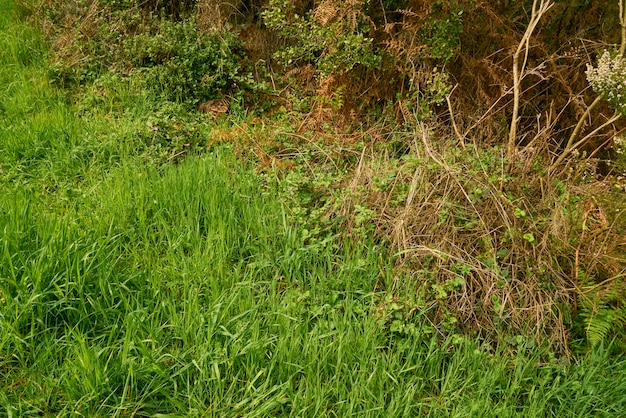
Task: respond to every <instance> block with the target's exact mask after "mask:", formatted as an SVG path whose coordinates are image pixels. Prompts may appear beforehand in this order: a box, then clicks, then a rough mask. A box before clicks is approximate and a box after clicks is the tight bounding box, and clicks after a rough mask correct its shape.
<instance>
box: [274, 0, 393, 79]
mask: <svg viewBox="0 0 626 418" xmlns="http://www.w3.org/2000/svg"><path fill="white" fill-rule="evenodd" d="M364 3H366V2H363V1H358V0H357V1H349V2H337V1H327V2H323V3H322V4H320V5H319V6H318V7H316V8H315V9H314V10H312V11H309V12H307V13H306V14H305V15H304V16H300V15H299V14H298V13H296V11H295V5H294V2H293V1H289V0H270V2H269V5H268V7H267V9H266V11H265V12H264V13H263V18H264V22H265V24H266V25H267V26H268V27H269V28H271V29H274V30H276V31H278V33H279V34H280V35H281V36H282V37H284V38H285V40H287V42H288V45H287V46H286V47H284V48H282V49H281V50H279V51H278V52H277V53H276V55H275V56H276V58H278V59H279V60H280V61H281V62H282V63H283V64H286V65H290V64H301V63H315V64H316V66H317V69H318V71H319V72H320V74H321V75H323V76H324V75H330V74H336V73H338V72H346V71H349V70H352V69H353V68H355V67H356V66H359V65H362V66H365V67H368V68H375V67H378V66H379V65H380V63H381V60H382V59H381V55H380V54H379V53H378V52H377V51H376V50H375V48H374V47H373V39H372V38H371V37H369V36H368V34H369V33H370V32H371V30H372V28H371V27H370V25H369V23H368V21H367V16H366V15H365V14H364V12H363V9H364Z"/></svg>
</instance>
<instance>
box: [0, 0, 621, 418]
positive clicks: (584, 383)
mask: <svg viewBox="0 0 626 418" xmlns="http://www.w3.org/2000/svg"><path fill="white" fill-rule="evenodd" d="M400 3H402V2H382V4H385V5H386V7H389V8H392V9H393V14H389V16H388V17H389V19H390V20H391V19H395V20H394V21H395V23H396V24H398V23H399V21H400V20H401V16H403V13H405V14H407V12H406V11H401V10H400V8H401V6H402V5H401V4H400ZM38 4H39V3H38ZM42 4H43V6H42V5H41V4H39V5H40V6H41V8H39V9H38V8H35V7H27V6H26V5H22V7H20V8H17V7H14V5H13V3H12V2H10V1H8V0H2V1H0V11H2V12H3V13H0V28H1V30H2V32H1V35H0V46H1V48H0V60H1V63H2V66H1V67H0V80H1V81H2V88H3V91H5V92H6V94H5V95H3V96H2V97H1V98H0V100H1V101H0V113H1V114H2V119H0V151H2V152H1V153H0V179H1V184H0V194H1V199H0V321H1V322H0V323H1V324H2V325H1V327H0V389H1V390H0V405H2V408H3V409H4V412H5V413H6V414H7V415H8V416H69V415H79V416H80V415H82V416H159V414H161V415H169V416H279V415H280V416H282V415H284V416H316V417H317V416H349V415H358V416H407V417H409V416H417V415H424V416H433V417H438V416H494V417H501V416H590V415H601V416H616V415H619V414H620V412H619V411H623V410H625V409H626V405H625V404H624V403H625V400H624V396H623V394H624V393H625V392H626V381H625V380H624V375H625V372H626V370H625V369H626V363H624V361H623V360H622V359H621V354H623V351H624V340H623V325H624V323H625V322H626V315H624V312H625V309H624V306H623V300H624V292H626V289H625V288H624V284H623V278H624V271H625V266H624V238H623V237H624V236H625V235H624V233H625V231H626V222H625V221H624V219H622V216H623V215H622V212H623V209H624V197H623V193H622V190H621V189H620V187H623V182H622V180H620V178H619V177H620V176H623V173H622V172H621V171H620V167H622V165H623V164H624V162H623V160H620V156H619V155H615V156H614V158H613V159H612V160H611V166H610V167H611V169H612V170H613V172H611V173H610V174H609V177H598V173H599V170H598V166H599V165H602V164H606V160H603V159H599V158H596V157H594V158H586V157H585V156H583V155H582V154H579V155H578V157H574V158H571V159H570V160H569V161H568V162H567V163H566V164H564V165H563V166H562V167H559V168H560V169H559V170H551V169H550V168H551V162H552V157H553V155H552V151H553V148H552V146H551V145H550V144H549V143H547V142H546V141H541V138H539V137H535V139H533V140H528V142H526V143H525V144H524V146H523V147H520V152H519V154H518V155H516V156H515V159H512V160H511V159H509V158H508V156H507V155H506V153H505V152H504V151H503V149H502V148H501V147H497V146H495V147H494V146H489V145H488V144H485V143H481V142H479V141H474V140H471V139H470V138H469V137H463V135H457V133H458V132H454V131H455V130H457V131H458V129H457V128H458V127H456V128H455V129H452V128H453V127H451V126H449V125H447V124H445V123H442V122H441V120H439V119H438V113H439V110H438V109H440V107H441V106H445V104H449V102H448V101H449V98H450V94H451V92H452V87H451V86H450V85H448V81H447V80H449V78H448V74H447V73H445V72H442V73H440V75H439V76H436V75H433V74H434V73H429V74H430V75H428V76H426V75H424V74H421V73H420V70H419V68H416V67H415V68H413V70H415V71H416V72H415V73H410V74H412V75H413V76H415V77H416V78H415V80H418V77H425V78H423V79H420V80H429V81H428V82H425V83H424V84H421V87H419V88H418V87H417V85H416V86H415V87H414V89H413V87H412V90H410V91H407V92H405V93H406V94H405V93H403V94H401V95H399V96H398V102H397V103H395V104H388V105H385V106H383V107H382V109H380V111H379V113H378V114H370V115H369V116H368V118H366V119H363V123H362V124H361V125H359V124H358V123H356V122H355V118H354V117H353V116H354V115H352V116H351V114H350V113H351V112H352V111H354V112H356V111H357V110H358V109H357V108H356V107H354V106H353V103H352V104H351V102H352V99H353V97H352V96H351V94H352V90H351V87H350V85H349V84H343V83H344V81H345V80H346V78H342V77H348V76H349V75H350V73H352V72H356V73H360V74H364V75H367V74H369V76H372V74H371V73H368V71H369V70H371V69H367V71H366V70H364V69H363V68H362V67H361V64H363V63H360V64H358V63H357V64H358V65H355V67H354V68H352V67H350V66H349V65H347V66H346V65H344V64H346V63H345V62H341V61H340V62H339V64H338V65H340V66H343V70H345V71H344V73H343V74H342V75H341V77H335V78H333V77H332V76H331V77H326V78H324V77H320V78H316V77H319V76H320V74H318V73H317V71H318V70H319V69H311V70H310V71H311V72H312V75H311V77H312V80H313V81H311V83H313V84H314V85H316V87H313V90H314V91H312V90H311V89H308V90H306V91H304V92H302V94H299V93H298V91H297V89H298V88H299V87H300V86H303V85H305V84H306V83H304V81H303V80H302V79H300V80H297V81H296V82H293V81H289V80H290V78H289V77H288V76H285V78H284V79H281V80H278V79H272V80H270V81H271V82H273V83H274V85H273V87H272V89H269V88H268V86H267V84H264V81H263V80H257V79H254V78H251V76H249V75H248V74H249V73H248V71H249V70H250V68H249V67H246V65H248V64H249V63H246V56H245V53H246V51H247V50H246V48H247V47H246V46H245V45H243V46H242V47H241V49H238V48H239V47H236V45H238V43H239V39H237V38H236V37H234V36H232V34H226V33H221V32H220V30H222V29H219V30H217V29H215V30H216V31H215V32H206V33H202V32H203V31H200V30H198V28H197V27H195V26H194V25H197V22H198V21H199V20H202V19H201V18H202V16H200V15H199V13H198V14H196V16H195V17H194V18H192V17H191V16H189V15H186V14H185V13H183V12H184V11H185V10H187V11H188V10H191V8H192V3H191V2H174V3H172V4H171V5H170V6H167V5H164V4H162V3H161V2H147V3H146V4H145V8H138V7H134V3H133V4H131V3H130V2H126V1H119V2H118V1H106V2H105V1H103V2H82V1H79V2H72V3H66V2H62V3H60V4H59V5H52V4H51V3H49V2H44V3H42ZM326 4H327V7H328V8H329V9H328V10H330V11H331V12H333V13H330V12H329V14H328V15H324V16H326V17H328V18H329V19H330V20H329V21H335V22H336V21H337V20H340V24H339V25H337V26H336V27H343V26H342V25H347V24H349V23H350V19H352V18H351V17H350V16H352V17H353V18H354V19H356V20H353V21H354V22H356V23H357V24H356V26H355V27H354V30H355V31H357V32H355V33H357V34H358V33H361V34H365V33H366V29H365V28H364V25H366V24H372V22H370V21H367V19H365V16H367V13H370V15H372V16H375V17H376V16H378V18H379V19H381V18H382V15H376V14H375V13H378V12H375V11H372V10H369V11H368V10H365V11H364V10H362V9H359V8H358V7H357V6H359V5H362V2H352V3H350V4H352V6H353V8H352V9H349V10H348V9H337V8H331V6H333V5H335V6H336V4H334V2H326ZM200 6H201V5H200V4H198V7H200ZM204 6H206V4H205V5H204ZM168 7H169V8H168ZM254 9H255V10H258V9H256V8H254ZM331 9H332V10H331ZM168 10H170V11H171V13H172V16H169V17H168V16H167V11H168ZM198 10H200V9H198ZM342 10H343V12H341V11H342ZM346 10H347V11H346ZM5 11H6V13H4V12H5ZM339 12H341V13H343V14H341V13H339ZM344 12H345V13H344ZM348 12H349V13H348ZM379 12H380V11H379ZM460 12H461V10H457V9H455V8H453V7H451V6H450V5H449V4H448V2H442V8H440V9H436V8H435V9H431V10H429V11H428V13H427V11H422V14H420V15H419V16H434V19H435V21H434V23H433V22H431V23H430V24H429V26H428V25H427V26H425V27H422V26H420V28H419V30H421V31H422V32H420V33H421V36H424V37H426V38H428V39H429V40H430V41H429V42H430V44H429V49H427V50H426V51H429V52H424V54H430V55H435V54H439V53H438V52H436V51H437V49H436V48H437V47H439V48H440V53H441V57H440V59H446V60H449V59H452V57H453V55H454V54H453V52H451V51H452V50H451V49H450V48H451V46H452V45H454V44H455V42H457V41H458V35H459V34H460V32H458V31H459V25H460V24H461V21H462V19H461V16H462V13H460ZM38 13H39V14H38ZM319 13H321V12H319ZM319 13H318V14H317V15H315V14H308V15H305V18H306V19H308V20H309V21H308V22H307V23H306V25H322V26H323V19H322V17H324V16H322V15H320V14H319ZM350 13H352V14H350ZM449 13H455V14H456V16H457V18H455V19H456V20H455V19H453V20H452V21H450V22H448V23H449V24H450V25H452V26H453V29H454V30H453V33H451V34H448V35H454V36H446V30H445V29H444V26H445V25H444V22H445V17H446V16H447V15H448V14H449ZM29 16H30V17H29ZM42 16H43V17H42ZM121 17H132V19H127V20H125V19H122V18H121ZM409 17H410V19H408V20H407V21H405V23H404V24H405V25H408V26H410V25H416V24H417V23H416V19H417V17H418V16H413V15H410V16H409ZM28 19H30V20H28ZM193 19H197V20H196V23H195V24H194V23H193V22H194V20H193ZM312 19H317V20H315V21H313V20H312ZM333 19H334V20H333ZM342 19H344V20H342ZM27 22H28V23H27ZM33 22H39V23H42V22H48V24H50V25H52V26H44V29H46V31H45V35H46V36H45V37H42V36H41V34H40V33H39V32H38V31H37V30H35V29H34V28H33V26H32V25H33ZM59 22H63V25H60V24H59ZM367 22H369V23H367ZM437 22H438V23H437ZM374 23H375V22H374ZM111 24H112V25H111ZM107 25H110V26H107ZM63 26H65V29H62V27H63ZM106 27H109V28H113V29H112V30H111V31H110V33H107V32H106V31H105V30H104V29H103V28H106ZM306 27H308V26H306ZM240 29H241V28H240ZM286 29H290V28H286ZM291 29H293V28H291ZM331 29H332V28H331ZM116 30H119V32H117V33H123V34H124V35H126V36H125V37H122V38H116V37H115V33H116ZM316 30H318V33H313V35H319V32H322V34H323V35H324V36H326V38H325V40H326V41H328V40H329V39H330V40H332V39H333V35H332V32H324V30H323V28H319V27H317V26H316ZM389 30H390V29H389ZM163 34H168V35H167V37H168V39H164V38H163ZM292 34H293V33H292ZM455 34H456V35H455ZM152 35H154V36H152ZM64 36H68V37H67V38H64ZM159 36H161V37H159ZM187 36H188V38H186V37H187ZM363 36H365V35H363ZM169 37H173V38H176V39H175V40H176V41H177V42H178V41H180V42H179V43H177V42H173V43H172V44H171V47H172V48H174V49H175V51H172V50H170V49H168V48H169V47H168V46H167V45H166V44H167V43H168V42H167V41H168V40H169ZM122 39H125V41H124V45H125V46H124V45H121V44H120V40H122ZM194 39H195V42H191V41H193V40H194ZM350 39H352V40H354V39H356V38H350ZM372 39H373V38H372ZM50 40H51V42H52V45H49V44H48V43H47V42H49V41H50ZM335 40H337V39H335ZM404 40H405V41H407V42H408V41H409V40H408V39H404ZM63 42H66V43H65V44H64V43H63ZM205 42H206V43H205ZM221 42H223V43H221ZM291 42H294V43H296V45H297V42H298V39H291ZM359 42H360V41H359ZM372 42H373V41H372ZM357 43H358V42H357ZM437 45H439V46H437ZM118 46H122V47H121V48H117V47H118ZM305 46H307V47H310V46H311V45H305ZM360 46H361V47H362V46H363V45H360ZM413 46H415V45H413ZM48 47H51V49H50V53H49V55H48V53H47V52H46V51H47V48H48ZM324 47H325V48H327V49H322V50H317V51H314V52H315V53H316V54H322V55H323V54H331V53H333V51H337V49H336V48H335V47H336V45H332V44H325V45H324ZM103 48H104V49H103ZM124 48H126V49H124ZM346 48H347V49H345V50H344V51H348V52H349V51H351V50H352V49H350V45H347V46H346ZM132 51H134V52H132ZM189 51H194V53H196V52H197V53H198V57H203V59H202V60H200V61H202V62H200V61H198V60H195V58H194V57H196V56H195V55H194V57H190V58H189V60H185V59H184V55H185V54H186V53H187V52H189ZM233 51H238V52H237V53H241V54H242V55H237V56H235V55H229V54H230V53H231V52H233ZM329 51H330V52H329ZM398 51H400V50H398ZM403 51H404V52H406V53H408V50H406V49H404V50H403ZM138 52H141V53H143V55H141V54H140V55H138V54H137V53H138ZM412 53H418V51H416V50H413V51H412ZM118 54H122V55H118ZM123 54H128V55H127V56H126V58H127V59H125V60H121V61H120V60H119V57H120V56H123ZM203 54H206V55H203ZM216 57H217V58H216ZM400 57H402V55H401V56H400ZM404 57H405V58H406V59H407V60H409V61H410V59H411V57H413V58H414V56H413V55H411V56H408V55H404ZM100 58H101V59H100ZM205 58H207V59H206V60H205ZM214 58H215V59H214ZM285 58H287V57H285ZM314 58H315V56H314ZM332 58H333V57H328V60H329V61H328V62H329V63H332ZM133 60H135V61H133ZM311 60H312V61H314V60H313V59H311ZM216 63H217V64H216ZM347 63H348V64H349V60H348V62H347ZM122 64H126V65H122ZM308 64H309V65H311V63H308ZM375 64H376V61H375V60H373V61H372V65H373V67H375V66H376V65H375ZM205 65H207V67H204V66H205ZM329 65H330V64H329ZM275 68H276V67H272V66H269V67H266V68H265V69H264V70H263V71H269V73H270V74H271V71H273V70H274V69H275ZM304 68H305V67H300V68H299V69H298V70H297V71H296V73H295V74H299V75H302V74H303V73H304V71H305V69H304ZM222 70H223V71H222ZM168 71H169V72H168ZM263 71H260V70H259V71H258V72H256V73H255V74H257V75H258V74H260V73H262V72H263ZM205 73H206V74H205ZM208 73H210V74H208ZM250 73H252V71H251V70H250ZM418 73H419V74H418ZM168 74H169V75H168ZM172 74H176V76H180V77H170V76H171V75H172ZM408 74H409V73H406V75H407V76H408ZM166 75H167V76H166ZM207 75H208V76H209V79H208V80H204V78H205V76H207ZM212 75H214V76H215V78H211V77H212ZM162 76H163V77H162ZM151 77H152V78H151ZM372 77H373V76H372ZM171 80H176V82H173V83H172V84H171V85H168V83H169V81H171ZM156 81H159V82H162V84H159V83H156ZM317 82H319V84H315V83H317ZM198 83H199V84H198ZM203 83H204V84H203ZM246 83H248V84H246ZM281 83H284V84H281ZM269 84H271V83H269ZM418 84H419V83H418ZM198 86H200V87H198ZM205 87H206V90H203V88H205ZM279 87H280V88H282V89H283V90H280V88H279ZM264 95H269V96H270V97H271V102H270V103H269V104H267V103H266V104H263V105H262V106H259V107H254V106H250V103H251V101H253V100H261V99H262V98H265V99H268V96H264ZM214 99H219V100H220V102H219V104H220V105H221V104H224V103H225V104H227V106H226V109H227V110H225V111H219V112H218V111H215V112H213V111H209V112H207V113H206V114H203V113H200V112H196V111H195V110H194V107H196V105H198V104H202V102H203V101H205V100H206V101H207V103H209V104H208V105H207V106H205V107H207V108H209V109H210V110H212V109H214V108H215V109H217V108H218V107H219V106H218V103H217V102H211V100H214ZM370 104H372V103H369V104H368V105H370ZM365 107H367V106H365ZM199 108H200V109H203V108H204V107H202V106H200V107H199ZM262 110H269V112H267V113H262ZM357 120H358V119H357ZM450 138H455V140H454V141H453V140H451V139H450ZM618 145H619V144H618ZM614 152H615V153H617V151H614ZM610 176H612V177H610Z"/></svg>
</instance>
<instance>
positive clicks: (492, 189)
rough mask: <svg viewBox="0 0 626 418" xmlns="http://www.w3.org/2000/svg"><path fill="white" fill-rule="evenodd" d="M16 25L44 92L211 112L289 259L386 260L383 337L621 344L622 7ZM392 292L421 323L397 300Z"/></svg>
mask: <svg viewBox="0 0 626 418" xmlns="http://www.w3.org/2000/svg"><path fill="white" fill-rule="evenodd" d="M28 8H29V9H30V10H32V11H33V12H34V13H35V18H36V19H37V21H38V22H39V23H40V24H41V25H42V27H43V28H44V30H45V31H46V33H47V34H48V36H49V39H50V42H51V50H52V60H53V62H54V64H55V72H54V74H53V79H54V80H55V81H57V82H58V83H60V84H62V85H64V86H66V87H68V88H70V89H71V90H72V91H74V92H81V91H84V89H85V88H86V87H87V86H90V85H94V82H95V84H96V85H97V82H98V80H102V78H103V77H106V76H108V75H110V74H115V75H116V76H118V77H121V78H124V79H132V80H137V82H138V83H144V87H145V89H146V91H149V92H151V94H153V95H154V98H155V100H168V101H173V102H178V103H183V104H185V105H187V106H189V107H198V108H199V109H204V108H209V109H212V104H211V103H212V102H210V101H211V100H215V99H224V100H226V101H227V102H229V105H230V109H231V117H232V116H235V115H232V114H233V113H236V116H237V118H233V120H236V121H235V122H233V124H232V125H231V126H226V127H225V126H224V124H223V123H222V122H220V121H217V122H216V128H215V130H214V132H213V134H212V137H211V138H208V139H207V141H208V142H209V145H210V144H212V143H214V142H217V141H228V142H232V143H233V144H234V145H235V147H236V149H238V150H239V151H240V152H241V153H242V154H247V155H250V154H252V155H253V157H255V158H256V159H257V160H258V161H259V170H260V171H263V172H266V173H267V174H268V176H269V177H275V178H279V179H280V181H281V182H282V183H283V187H284V190H285V196H284V198H285V199H290V200H291V201H292V203H293V205H292V206H293V208H294V209H293V210H294V215H295V216H297V217H298V218H299V219H300V220H301V221H302V222H303V224H305V225H306V226H307V229H306V231H307V234H308V235H307V237H306V239H307V240H308V241H310V242H318V243H320V245H332V243H333V242H336V241H337V239H338V238H337V236H338V235H339V234H340V231H341V233H342V234H344V235H345V234H348V235H351V236H352V237H353V238H355V239H361V238H363V237H364V236H365V235H368V234H369V235H372V234H374V235H376V236H377V237H378V239H380V241H381V242H384V243H385V244H386V245H389V246H390V247H391V248H394V249H396V256H397V260H398V280H397V281H396V282H394V283H393V284H392V285H390V286H389V288H388V289H387V291H388V294H389V297H390V299H389V300H386V301H381V304H380V310H381V312H382V313H383V314H382V315H383V316H384V317H388V318H389V321H388V325H389V327H390V329H393V330H394V332H405V331H406V330H407V329H411V327H410V326H409V325H410V324H411V323H412V321H413V319H414V317H415V315H416V313H417V312H426V313H427V316H428V317H429V319H430V320H431V321H432V322H433V324H435V327H434V329H436V330H438V331H441V332H444V331H445V332H452V333H455V332H468V333H475V334H478V335H480V336H483V337H485V338H493V337H494V336H497V335H498V334H499V333H501V332H503V331H506V333H508V334H510V335H516V334H519V335H533V336H535V337H537V338H542V339H545V337H546V336H548V337H549V338H548V339H549V340H550V341H551V342H554V343H555V344H556V345H557V346H559V347H561V348H566V347H567V345H568V343H570V342H572V341H575V340H577V339H579V338H580V337H582V336H586V337H587V338H588V341H589V342H590V343H591V344H597V343H599V342H600V341H601V340H602V339H603V338H604V337H607V336H615V335H617V336H619V337H620V338H623V337H624V336H623V333H621V332H620V330H621V327H622V326H623V325H624V324H626V307H625V306H624V300H625V297H626V284H624V277H625V274H626V264H625V252H624V248H625V245H626V242H625V239H624V236H625V234H626V221H625V220H624V219H623V215H622V213H623V210H624V197H623V190H624V189H625V187H626V186H625V184H624V176H625V171H624V170H626V162H625V160H624V157H623V148H621V147H622V145H623V140H622V139H621V138H623V132H624V126H625V125H624V123H623V120H622V119H621V118H622V116H623V113H624V112H623V109H624V106H626V95H625V94H626V92H625V89H626V88H625V87H624V85H625V84H624V82H625V81H624V77H623V73H624V71H623V69H624V65H625V64H624V45H625V41H624V40H625V39H626V11H625V10H624V2H623V0H615V1H600V0H592V1H587V0H575V1H571V0H555V1H548V0H525V1H518V2H510V1H497V2H494V1H487V0H462V1H452V0H437V1H435V0H426V1H413V0H383V1H368V0H349V1H340V0H322V1H303V0H266V1H263V0H248V1H243V0H240V1H236V0H229V1H218V0H198V1H171V2H160V1H148V2H144V1H138V0H137V1H134V0H106V1H105V0H101V1H97V0H95V1H94V0H77V1H72V2H70V1H63V2H52V1H42V2H37V3H36V4H31V5H29V6H28ZM203 103H209V105H208V106H204V107H203V106H202V105H203ZM213 113H219V112H213ZM246 115H248V116H249V117H253V116H261V117H262V118H263V121H264V122H263V123H258V120H254V119H252V120H251V121H249V123H248V122H246V123H245V124H242V117H244V116H246ZM226 125H228V124H226ZM398 286H411V287H414V288H415V292H416V295H419V297H418V300H419V302H415V301H412V302H411V301H404V300H395V299H394V289H395V288H397V287H398ZM392 302H393V304H392ZM391 306H393V308H391ZM387 315H389V316H387Z"/></svg>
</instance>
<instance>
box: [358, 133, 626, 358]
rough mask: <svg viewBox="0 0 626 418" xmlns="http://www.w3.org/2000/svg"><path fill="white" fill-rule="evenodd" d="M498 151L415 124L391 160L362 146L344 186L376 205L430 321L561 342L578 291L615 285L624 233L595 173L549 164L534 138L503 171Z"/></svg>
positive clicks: (625, 264) (381, 230)
mask: <svg viewBox="0 0 626 418" xmlns="http://www.w3.org/2000/svg"><path fill="white" fill-rule="evenodd" d="M502 154H503V151H495V152H494V151H490V152H487V151H486V150H484V149H479V148H476V147H474V146H469V147H468V150H467V151H461V150H460V149H459V148H455V147H454V146H451V145H450V144H449V143H446V144H441V143H439V146H438V145H437V142H436V141H435V140H434V139H432V138H431V133H430V131H429V130H428V129H427V128H426V127H425V126H423V125H422V126H421V127H420V128H419V129H418V131H417V132H416V133H415V137H414V142H413V143H412V144H411V145H410V155H412V156H414V158H408V159H406V161H407V162H405V163H404V164H402V165H400V166H398V165H397V164H395V163H394V164H391V160H386V158H387V157H385V156H384V154H381V153H380V152H374V150H373V148H370V149H367V150H366V151H364V152H363V154H362V157H361V160H360V163H359V164H358V166H357V167H356V168H355V170H354V173H353V178H352V179H351V181H350V186H349V187H350V188H351V189H352V190H353V192H354V194H355V196H358V197H357V198H356V199H358V200H360V201H361V204H363V201H365V202H366V204H367V206H368V207H369V208H371V209H373V210H374V211H375V212H376V213H377V215H376V222H377V234H378V236H379V237H383V238H390V241H391V244H392V245H393V247H394V248H395V252H396V254H397V255H398V257H397V265H398V269H399V271H404V272H406V274H405V275H404V277H411V279H410V281H411V283H409V284H401V283H396V285H397V286H406V285H408V286H412V287H414V288H415V289H416V290H415V291H416V292H421V293H423V294H426V295H427V300H428V301H429V302H428V303H429V312H430V318H431V320H432V321H433V323H434V324H439V326H441V325H442V324H444V323H445V322H446V321H449V320H450V318H451V317H453V318H454V319H455V320H456V324H457V325H458V326H459V327H460V329H462V330H464V332H475V333H478V334H479V335H481V336H483V337H485V338H487V339H492V338H498V335H499V334H501V333H510V334H513V335H531V336H533V337H536V338H537V339H538V340H541V341H549V344H550V345H552V347H553V349H557V350H564V351H567V347H568V343H569V341H570V337H571V335H570V333H571V330H572V328H571V327H572V324H573V322H574V321H575V319H576V315H577V313H578V306H577V301H578V300H579V299H580V298H587V299H589V297H590V296H589V295H590V294H591V293H590V292H596V293H593V294H594V295H597V292H599V291H600V290H599V289H603V290H602V291H604V292H611V291H613V292H615V291H618V292H622V293H621V294H622V295H623V294H624V290H626V289H623V286H622V285H620V283H621V282H622V280H621V279H620V277H623V275H624V272H625V271H626V258H624V252H623V246H624V245H626V238H625V237H624V236H621V235H620V234H619V233H618V232H616V231H615V229H614V223H613V221H612V220H611V216H610V214H609V213H607V209H606V207H604V206H603V205H602V204H600V203H598V202H597V199H596V198H595V196H596V195H597V194H598V192H599V191H600V190H601V189H602V188H604V187H606V186H605V183H603V182H601V181H593V180H587V181H585V182H582V181H580V180H579V179H580V178H581V175H582V173H581V172H579V173H571V177H570V178H569V179H567V178H563V177H562V178H560V179H559V178H557V177H555V176H552V175H549V174H547V173H546V171H545V169H543V168H542V167H543V166H542V165H541V164H540V163H539V162H538V161H539V159H538V157H541V156H543V157H544V158H545V156H546V155H545V150H542V149H540V148H539V147H536V148H532V147H529V148H527V149H526V155H521V156H520V157H519V160H518V162H517V164H515V165H514V167H513V171H511V172H509V171H507V168H506V164H505V159H504V155H502ZM411 161H413V162H411ZM396 163H397V161H396ZM387 175H391V176H393V177H394V179H393V182H392V187H391V188H389V189H388V190H386V191H381V190H380V189H379V188H377V187H376V183H377V179H380V178H383V177H385V176H387ZM357 191H358V192H357ZM399 197H400V198H401V199H399ZM620 247H621V248H622V249H621V250H620ZM399 277H400V276H399ZM459 279H460V280H462V283H463V285H462V286H459V285H458V283H459ZM455 282H456V283H457V284H456V285H455ZM620 286H621V287H620ZM438 289H443V290H444V291H445V295H444V294H443V293H441V292H440V290H438ZM618 289H621V290H618ZM388 290H389V291H390V292H391V293H392V294H393V292H394V289H388Z"/></svg>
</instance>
